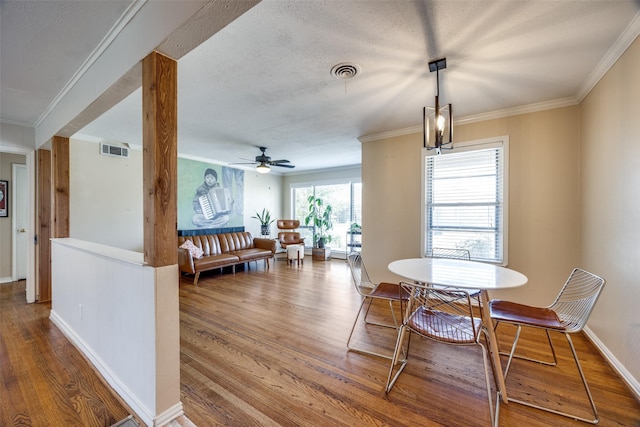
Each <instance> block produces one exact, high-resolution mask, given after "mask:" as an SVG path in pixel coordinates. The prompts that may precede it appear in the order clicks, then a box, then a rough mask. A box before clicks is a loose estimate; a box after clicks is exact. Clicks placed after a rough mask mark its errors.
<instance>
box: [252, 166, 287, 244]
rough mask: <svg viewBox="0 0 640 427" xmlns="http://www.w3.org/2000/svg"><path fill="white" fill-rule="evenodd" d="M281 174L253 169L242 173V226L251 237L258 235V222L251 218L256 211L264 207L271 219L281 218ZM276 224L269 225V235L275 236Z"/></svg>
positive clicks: (276, 232)
mask: <svg viewBox="0 0 640 427" xmlns="http://www.w3.org/2000/svg"><path fill="white" fill-rule="evenodd" d="M282 182H283V177H282V175H275V174H273V173H268V174H260V173H258V172H255V171H253V170H252V171H245V173H244V227H245V231H248V232H250V233H251V235H252V236H253V237H260V222H259V221H258V220H257V219H253V218H251V217H252V216H254V215H255V214H256V212H260V213H262V209H264V208H266V209H268V210H269V212H270V213H271V218H272V219H276V220H277V219H278V218H281V215H282V209H281V204H280V201H281V200H282V197H283V191H282ZM277 234H278V231H277V228H276V224H275V223H274V224H272V225H271V237H272V238H274V237H275V236H277Z"/></svg>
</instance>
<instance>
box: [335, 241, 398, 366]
mask: <svg viewBox="0 0 640 427" xmlns="http://www.w3.org/2000/svg"><path fill="white" fill-rule="evenodd" d="M347 261H348V263H349V268H350V270H351V278H352V279H353V284H354V285H355V287H356V291H358V293H359V294H360V296H361V297H362V302H361V303H360V308H359V309H358V314H356V318H355V320H354V321H353V326H352V327H351V333H349V338H348V339H347V348H348V349H349V350H352V351H355V352H358V353H365V354H370V355H373V356H379V357H384V358H386V359H391V358H392V355H385V354H381V353H377V352H373V351H369V350H363V349H360V348H356V347H354V346H352V345H351V338H352V336H353V331H354V330H355V328H356V325H357V323H358V319H359V318H360V314H361V313H362V310H363V308H364V307H365V305H366V306H367V309H366V311H365V313H364V316H363V318H362V321H363V322H364V323H365V324H366V325H374V326H382V327H386V328H394V329H398V327H399V324H398V320H397V319H396V314H395V311H394V308H393V305H394V303H396V304H398V303H399V302H400V301H401V299H403V298H404V299H407V298H408V294H407V293H406V292H404V291H403V290H402V288H401V287H400V285H399V284H398V283H385V282H382V283H374V282H373V281H372V280H371V278H369V274H368V273H367V269H366V268H365V266H364V262H363V261H362V256H361V255H360V254H359V253H353V254H351V255H349V256H348V257H347ZM374 300H380V301H388V302H389V308H390V310H391V319H392V320H393V323H383V322H373V321H369V320H367V315H368V314H369V309H370V308H371V304H372V303H373V301H374Z"/></svg>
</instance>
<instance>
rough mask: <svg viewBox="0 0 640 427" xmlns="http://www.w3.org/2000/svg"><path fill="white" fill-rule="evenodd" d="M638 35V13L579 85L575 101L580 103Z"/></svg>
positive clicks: (639, 19)
mask: <svg viewBox="0 0 640 427" xmlns="http://www.w3.org/2000/svg"><path fill="white" fill-rule="evenodd" d="M639 35H640V11H638V12H637V13H636V15H635V16H634V17H633V19H632V20H631V22H630V23H629V25H627V28H625V29H624V31H623V32H622V34H620V37H618V39H617V40H616V41H615V43H614V44H613V45H612V46H611V48H610V49H609V50H608V51H607V53H606V54H605V55H604V56H603V57H602V60H600V62H599V63H598V65H597V66H596V68H594V70H593V71H592V72H591V74H590V75H589V77H588V78H587V80H585V82H584V83H583V84H582V85H581V87H580V89H579V90H578V93H577V94H576V99H577V101H578V103H580V102H582V100H583V99H584V98H586V96H587V95H589V92H591V89H593V88H594V87H595V86H596V84H598V82H599V81H600V79H602V77H604V75H605V74H606V73H607V71H609V69H610V68H611V67H613V64H615V63H616V61H617V60H618V59H620V57H621V56H622V54H623V53H624V52H625V51H626V50H627V49H628V48H629V46H630V45H631V43H633V42H634V41H635V39H636V38H638V36H639Z"/></svg>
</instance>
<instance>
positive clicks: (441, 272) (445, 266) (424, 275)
mask: <svg viewBox="0 0 640 427" xmlns="http://www.w3.org/2000/svg"><path fill="white" fill-rule="evenodd" d="M389 271H391V272H392V273H395V274H397V275H398V276H402V277H405V278H407V279H410V280H413V281H416V282H420V283H429V284H431V285H441V286H455V287H457V288H465V289H480V290H485V291H493V290H500V289H509V288H516V287H518V286H523V285H525V284H526V283H527V280H528V279H527V276H525V275H524V274H522V273H520V272H518V271H515V270H511V269H509V268H505V267H500V266H499V265H495V264H487V263H484V262H477V261H467V260H461V259H449V258H408V259H400V260H398V261H393V262H392V263H390V264H389Z"/></svg>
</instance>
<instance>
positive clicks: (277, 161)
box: [271, 159, 291, 163]
mask: <svg viewBox="0 0 640 427" xmlns="http://www.w3.org/2000/svg"><path fill="white" fill-rule="evenodd" d="M271 163H291V162H290V161H289V160H284V159H282V160H271Z"/></svg>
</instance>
